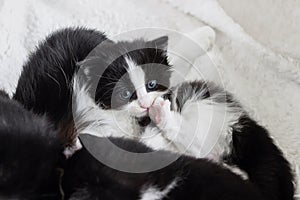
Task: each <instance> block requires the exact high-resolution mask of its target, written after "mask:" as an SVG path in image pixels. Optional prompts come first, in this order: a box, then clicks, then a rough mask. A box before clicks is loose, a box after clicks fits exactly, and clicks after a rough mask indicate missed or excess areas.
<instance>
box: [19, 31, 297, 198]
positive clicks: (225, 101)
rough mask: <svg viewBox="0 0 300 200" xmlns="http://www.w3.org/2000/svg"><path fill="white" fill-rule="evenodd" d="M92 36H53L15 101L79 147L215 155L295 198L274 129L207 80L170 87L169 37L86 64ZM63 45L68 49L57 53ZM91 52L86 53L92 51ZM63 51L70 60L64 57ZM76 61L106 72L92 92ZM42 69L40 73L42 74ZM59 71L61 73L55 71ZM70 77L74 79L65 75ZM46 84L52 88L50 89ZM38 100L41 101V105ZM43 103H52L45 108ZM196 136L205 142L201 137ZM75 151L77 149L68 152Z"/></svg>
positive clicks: (264, 186) (109, 48) (113, 50)
mask: <svg viewBox="0 0 300 200" xmlns="http://www.w3.org/2000/svg"><path fill="white" fill-rule="evenodd" d="M85 31H87V30H82V29H76V30H70V29H67V30H63V31H61V32H57V33H55V34H53V35H52V36H51V37H49V38H48V40H46V42H44V43H43V44H42V45H41V46H40V48H39V49H38V50H37V52H36V53H35V54H33V56H32V57H31V58H30V60H29V62H28V63H27V65H25V67H24V70H23V73H22V75H21V79H20V81H19V83H18V88H17V91H16V93H15V96H14V97H15V99H17V100H18V101H20V102H22V103H23V104H24V105H25V106H26V107H27V108H29V109H33V110H34V111H35V112H38V113H46V114H48V115H49V116H50V117H51V116H54V117H52V120H53V121H54V122H55V124H56V126H57V127H58V128H60V130H61V132H62V133H63V134H66V135H67V136H64V138H67V139H66V140H67V141H71V142H70V143H71V144H72V145H73V146H74V143H75V142H76V141H77V143H78V140H76V136H77V134H79V133H80V134H90V135H95V136H98V137H107V136H113V137H129V138H135V139H138V140H140V141H142V142H143V143H145V144H147V145H148V146H150V147H152V148H154V149H166V150H172V151H175V152H179V153H184V154H188V155H191V156H194V157H209V158H211V159H213V160H215V161H218V162H221V163H223V162H227V163H229V164H234V165H237V166H238V167H239V168H240V169H242V170H244V171H245V172H246V173H247V174H248V176H249V179H250V181H252V182H253V183H254V184H255V185H256V186H257V187H258V188H259V189H260V190H261V191H262V192H263V194H264V196H265V198H266V199H292V196H293V184H292V180H293V178H292V174H291V170H290V166H289V164H288V162H287V161H286V160H285V158H284V157H283V155H282V153H281V151H280V150H279V149H278V148H277V147H276V146H275V145H274V143H273V141H272V140H271V139H270V137H269V134H268V133H267V131H266V130H265V129H264V128H263V127H261V126H259V125H257V123H256V122H255V121H253V120H252V119H251V118H249V116H248V115H247V113H246V112H245V111H244V109H243V108H242V107H241V106H240V105H239V103H238V102H237V101H235V100H234V99H233V98H232V97H231V96H230V95H229V94H228V93H226V92H225V91H224V90H222V89H220V88H219V87H218V86H215V85H214V84H212V83H204V82H193V83H189V82H187V83H182V84H180V85H178V86H175V87H174V88H173V89H171V90H170V91H169V90H167V88H168V86H169V79H170V76H171V68H170V66H169V64H168V61H167V56H166V48H167V38H166V37H162V38H159V39H156V40H153V41H150V42H147V41H144V40H135V41H132V42H119V43H114V42H111V41H108V42H105V44H104V45H103V46H102V47H100V49H97V48H96V49H95V50H94V51H93V52H92V53H91V54H89V55H90V56H88V57H87V58H85V59H84V58H82V59H79V58H78V57H77V56H76V53H75V54H72V52H77V50H76V48H78V45H76V44H84V43H88V42H91V38H93V37H91V36H89V37H88V38H86V37H85V36H86V33H85ZM66 32H67V33H68V34H65V33H66ZM88 32H89V31H88ZM89 33H90V32H89ZM93 34H96V36H95V37H96V38H98V37H100V38H102V37H103V35H102V34H99V33H97V32H93V31H92V35H93ZM78 35H80V36H81V37H78ZM53 41H54V42H53ZM97 41H98V40H97ZM99 41H100V43H101V40H100V39H99ZM52 43H53V44H52ZM88 44H89V43H88ZM70 45H71V46H70ZM65 46H66V47H67V48H65ZM87 46H88V47H91V46H92V45H91V46H89V45H87ZM50 47H51V51H49V48H50ZM62 47H63V48H62ZM147 47H148V48H147ZM154 47H159V48H154ZM56 48H58V49H64V51H66V52H59V51H55V49H56ZM72 48H75V49H74V50H72ZM103 48H104V50H105V51H103ZM80 49H81V50H83V49H85V48H84V47H81V48H80ZM124 49H125V52H124ZM85 50H86V51H85V54H86V56H87V54H88V53H89V51H91V50H92V49H91V48H90V49H89V48H86V49H85ZM88 50H89V51H88ZM128 50H129V51H128ZM40 51H41V52H47V53H48V54H47V55H45V56H49V57H50V58H53V59H54V60H50V62H49V60H47V59H45V60H44V58H43V57H39V56H35V55H39V54H40ZM61 54H62V55H67V56H66V57H65V58H64V57H62V56H61ZM70 55H72V56H70ZM68 56H70V57H68ZM74 58H75V59H74ZM60 59H61V60H60ZM65 60H67V62H64V61H65ZM70 60H71V61H72V62H71V61H70ZM76 61H81V62H80V63H79V65H80V66H81V68H83V69H84V70H85V69H86V71H87V72H86V74H87V75H88V77H89V78H90V77H92V76H96V77H97V76H99V75H101V74H102V76H101V77H100V78H99V79H100V80H99V82H96V84H95V83H91V84H90V85H91V86H90V87H86V86H85V84H86V80H89V79H84V77H81V76H80V75H79V74H77V72H78V70H79V69H78V67H79V65H76ZM57 63H58V64H57ZM60 63H61V64H60ZM69 63H71V65H69ZM153 63H155V64H156V65H154V64H153ZM160 63H162V64H163V65H162V67H161V68H159V67H160V65H159V66H158V65H157V64H160ZM37 64H39V65H40V66H39V68H40V69H41V71H40V72H39V70H35V69H36V68H38V66H37ZM53 64H54V65H53ZM175 64H176V63H175ZM70 66H71V69H73V70H71V73H70V71H66V70H64V69H69V68H70ZM103 66H105V67H103ZM107 66H108V67H107ZM106 67H107V68H106ZM56 68H57V70H60V71H55V70H56ZM153 69H155V71H154V70H153ZM101 70H102V72H101ZM99 71H100V72H99ZM54 72H56V73H54ZM66 72H68V73H67V74H68V75H64V73H66ZM157 74H159V76H158V77H157ZM49 75H50V76H49ZM153 75H155V76H154V77H153ZM27 77H29V78H28V80H27V79H26V78H27ZM65 77H67V78H65ZM68 77H69V78H68ZM33 79H35V80H33ZM82 80H85V81H82ZM90 80H93V77H92V78H90ZM64 82H67V83H64ZM32 83H34V84H32ZM43 83H45V85H44V86H43ZM62 83H63V84H62ZM49 86H51V87H49ZM27 87H28V88H27ZM43 87H47V92H46V91H45V90H43V89H42V88H43ZM90 88H92V92H91V89H90ZM24 91H29V92H26V93H25V92H24ZM93 92H95V94H93ZM66 94H67V95H66ZM161 96H165V98H167V100H165V99H164V98H162V97H161ZM61 97H63V98H61ZM169 100H170V101H169ZM35 102H38V103H37V106H35ZM48 104H49V106H47V105H48ZM60 104H64V105H65V106H63V107H60V109H59V110H58V109H57V106H53V105H60ZM39 105H45V106H44V108H43V109H41V107H40V106H39ZM171 107H172V109H171ZM71 110H72V111H73V114H74V121H73V119H72V117H71V116H72V112H71ZM148 115H149V117H150V118H151V120H152V121H150V120H149V118H148ZM57 116H58V117H57ZM65 116H67V117H65ZM140 119H142V120H140ZM198 123H199V124H198ZM197 124H198V125H200V126H199V130H197V129H195V127H197ZM141 125H142V126H141ZM180 125H182V126H180ZM209 125H211V126H209ZM122 131H123V132H122ZM124 132H125V134H124ZM63 134H62V135H63ZM126 134H127V135H126ZM141 136H142V137H141ZM193 136H196V137H198V138H196V139H195V140H194V139H193ZM206 136H207V137H208V139H207V138H205V137H206ZM70 138H71V139H70ZM77 143H76V144H77ZM206 144H208V145H207V146H205V145H206ZM215 144H216V145H215ZM254 147H256V148H254ZM210 148H212V149H210ZM75 150H77V148H75ZM186 150H187V151H186ZM73 153H74V151H73V149H72V148H71V150H70V151H69V152H66V153H65V154H70V155H71V154H73ZM270 191H272V192H270ZM273 191H276V192H273Z"/></svg>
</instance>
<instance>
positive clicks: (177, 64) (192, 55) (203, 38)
mask: <svg viewBox="0 0 300 200" xmlns="http://www.w3.org/2000/svg"><path fill="white" fill-rule="evenodd" d="M215 37H216V34H215V31H214V30H213V29H212V28H210V27H209V26H203V27H200V28H198V29H196V30H194V31H192V32H190V33H187V34H185V36H184V37H182V38H181V40H180V41H179V42H177V43H176V45H175V46H174V47H173V48H170V49H168V52H169V55H168V57H169V59H170V64H172V65H173V66H174V73H173V76H172V78H171V84H173V85H175V84H177V83H178V82H181V81H183V80H184V79H185V77H186V75H187V74H188V73H189V71H190V70H191V68H192V65H193V63H194V62H195V60H196V59H198V58H199V57H201V56H202V55H205V54H206V52H208V51H210V49H211V48H212V47H213V45H214V42H215Z"/></svg>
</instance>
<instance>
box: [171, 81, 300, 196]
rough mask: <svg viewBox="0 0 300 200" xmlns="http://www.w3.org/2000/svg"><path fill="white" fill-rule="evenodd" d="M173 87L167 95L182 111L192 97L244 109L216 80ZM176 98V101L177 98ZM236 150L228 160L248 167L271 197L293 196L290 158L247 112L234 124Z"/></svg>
mask: <svg viewBox="0 0 300 200" xmlns="http://www.w3.org/2000/svg"><path fill="white" fill-rule="evenodd" d="M176 89H177V90H176V93H174V92H173V91H175V88H173V89H172V90H170V92H169V93H168V95H166V98H168V99H170V100H171V101H173V102H175V103H176V105H172V107H173V109H175V110H176V111H178V112H180V111H181V109H182V107H183V106H184V104H185V103H186V102H187V101H188V100H190V99H191V98H192V97H195V96H197V94H201V95H198V96H197V98H194V100H195V101H201V100H203V99H210V100H211V101H212V102H214V103H224V104H227V105H228V106H233V107H235V108H236V109H242V108H241V106H240V104H239V103H238V102H237V101H235V100H234V98H233V97H232V95H231V94H229V93H228V92H226V91H224V90H223V89H221V88H220V87H218V86H216V85H215V84H213V83H210V82H208V83H204V82H202V81H194V82H185V83H182V84H180V85H179V86H178V87H177V88H176ZM174 98H176V100H175V101H174V100H173V99H174ZM232 130H233V132H232V137H233V138H232V147H231V148H232V153H231V154H230V155H225V157H224V162H227V163H228V164H231V165H236V166H238V167H239V168H240V169H242V170H244V171H245V172H246V173H247V174H248V176H249V180H250V181H251V182H252V183H254V184H255V185H256V186H257V187H258V188H259V189H260V190H261V191H262V193H263V195H264V197H265V199H268V200H292V199H293V195H294V186H293V174H292V170H291V167H290V164H289V163H288V161H287V160H286V159H285V158H284V156H283V154H282V152H281V150H280V149H279V148H278V147H277V146H276V145H275V144H274V141H273V140H272V139H271V138H270V136H269V133H268V131H267V130H266V129H265V128H263V127H262V126H260V125H258V124H257V123H256V122H255V121H254V120H252V119H251V118H250V117H249V116H248V115H247V113H246V111H244V115H242V117H241V118H240V119H239V121H238V122H237V123H236V124H235V125H233V127H232Z"/></svg>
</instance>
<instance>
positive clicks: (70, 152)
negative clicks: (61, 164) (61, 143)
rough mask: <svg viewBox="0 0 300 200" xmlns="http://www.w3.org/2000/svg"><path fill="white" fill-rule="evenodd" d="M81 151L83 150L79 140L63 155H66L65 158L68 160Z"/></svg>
mask: <svg viewBox="0 0 300 200" xmlns="http://www.w3.org/2000/svg"><path fill="white" fill-rule="evenodd" d="M80 149H82V144H81V142H80V140H79V139H78V138H77V139H76V142H75V144H73V145H72V146H70V147H67V148H66V149H65V150H64V152H63V153H64V155H65V157H66V158H67V159H68V158H70V157H72V155H73V154H74V153H75V152H76V151H79V150H80Z"/></svg>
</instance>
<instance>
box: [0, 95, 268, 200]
mask: <svg viewBox="0 0 300 200" xmlns="http://www.w3.org/2000/svg"><path fill="white" fill-rule="evenodd" d="M0 117H1V120H0V198H1V199H14V200H63V199H64V200H96V199H102V200H113V199H118V200H120V199H122V200H126V199H128V200H129V199H130V200H134V199H135V200H162V199H170V200H171V199H173V200H179V199H182V198H189V199H195V198H196V199H202V200H208V199H209V200H213V199H219V196H220V195H222V196H223V197H222V199H228V200H229V199H230V200H235V199H236V200H238V199H245V200H247V199H249V200H251V199H257V200H263V198H262V196H261V194H260V192H259V191H258V190H257V189H256V188H255V186H254V185H253V184H252V183H251V182H249V181H244V180H242V179H241V178H240V177H239V176H237V175H235V174H233V173H231V172H230V171H229V170H227V169H226V168H222V167H220V166H218V165H217V164H214V163H212V162H210V161H208V160H204V159H194V158H190V157H186V156H181V157H179V159H178V160H177V161H175V162H174V163H172V164H171V165H169V166H168V167H166V168H164V169H161V170H158V171H155V172H149V173H142V174H131V173H124V172H119V171H116V170H114V169H111V168H109V167H107V166H105V165H103V164H102V163H101V162H99V161H98V160H96V159H95V158H94V157H93V156H92V155H91V154H90V153H89V152H88V151H87V150H86V149H85V148H84V147H83V149H81V150H79V151H78V152H76V153H75V154H74V155H73V157H71V158H70V159H69V160H67V161H65V159H63V157H62V156H61V155H62V152H63V147H64V145H63V143H62V141H61V140H60V138H59V137H58V132H56V131H55V130H54V129H53V126H52V125H51V123H50V122H49V121H48V119H47V118H46V117H45V116H38V115H36V114H33V113H32V112H31V111H28V110H26V109H24V108H23V106H22V105H21V104H19V103H18V102H16V101H15V100H12V99H10V98H9V97H8V95H6V94H5V93H4V92H2V91H1V92H0ZM82 139H90V140H93V141H94V142H95V143H97V144H98V147H99V149H100V150H101V148H102V149H103V147H104V146H102V140H103V138H99V137H97V138H93V136H88V138H82ZM110 140H112V141H113V142H114V143H115V144H116V145H118V146H120V147H121V148H123V149H125V150H127V151H133V152H140V153H145V152H149V151H151V149H149V148H148V147H146V146H144V145H143V144H141V143H138V142H136V141H130V140H125V139H118V138H110ZM103 150H104V149H103ZM106 151H107V150H106ZM158 155H163V156H164V157H170V156H173V155H172V153H169V152H163V151H162V152H159V154H158ZM129 162H130V161H129ZM216 191H218V193H216Z"/></svg>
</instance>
